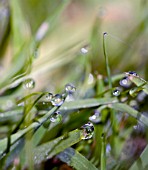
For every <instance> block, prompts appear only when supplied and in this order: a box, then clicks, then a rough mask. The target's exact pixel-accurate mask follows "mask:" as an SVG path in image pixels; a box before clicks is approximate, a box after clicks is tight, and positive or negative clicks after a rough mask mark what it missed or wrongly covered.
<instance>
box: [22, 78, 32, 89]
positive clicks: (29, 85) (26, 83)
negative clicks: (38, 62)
mask: <svg viewBox="0 0 148 170" xmlns="http://www.w3.org/2000/svg"><path fill="white" fill-rule="evenodd" d="M23 87H24V89H33V88H34V87H35V81H34V80H33V79H32V78H29V79H26V80H25V81H24V82H23Z"/></svg>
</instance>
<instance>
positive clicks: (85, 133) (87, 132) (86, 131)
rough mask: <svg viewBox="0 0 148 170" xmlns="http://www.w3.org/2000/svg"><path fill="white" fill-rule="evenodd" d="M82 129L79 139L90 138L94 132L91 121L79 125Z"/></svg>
mask: <svg viewBox="0 0 148 170" xmlns="http://www.w3.org/2000/svg"><path fill="white" fill-rule="evenodd" d="M81 129H82V135H81V139H84V140H85V139H91V138H92V137H93V134H94V126H93V124H92V123H90V122H88V123H86V124H85V125H83V126H82V127H81Z"/></svg>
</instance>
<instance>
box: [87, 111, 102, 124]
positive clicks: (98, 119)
mask: <svg viewBox="0 0 148 170" xmlns="http://www.w3.org/2000/svg"><path fill="white" fill-rule="evenodd" d="M89 120H90V121H91V122H92V123H96V124H97V123H99V122H101V114H100V112H99V111H98V110H96V111H95V114H94V115H92V116H90V117H89Z"/></svg>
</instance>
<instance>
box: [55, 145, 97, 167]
mask: <svg viewBox="0 0 148 170" xmlns="http://www.w3.org/2000/svg"><path fill="white" fill-rule="evenodd" d="M58 158H60V160H61V161H63V162H65V163H67V164H68V165H70V166H72V167H74V168H75V169H77V170H86V169H89V170H97V168H96V167H95V166H94V165H93V164H92V163H91V162H90V161H89V160H88V159H86V158H85V157H84V156H83V155H81V154H80V153H79V152H77V151H76V150H74V149H73V148H67V149H65V150H64V151H63V152H62V153H60V154H59V155H58ZM65 158H66V159H65Z"/></svg>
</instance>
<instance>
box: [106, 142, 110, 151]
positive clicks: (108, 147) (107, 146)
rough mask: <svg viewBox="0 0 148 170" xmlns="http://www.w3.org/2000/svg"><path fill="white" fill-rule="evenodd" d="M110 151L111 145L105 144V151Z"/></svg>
mask: <svg viewBox="0 0 148 170" xmlns="http://www.w3.org/2000/svg"><path fill="white" fill-rule="evenodd" d="M110 152H111V146H110V144H107V145H106V153H110Z"/></svg>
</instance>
